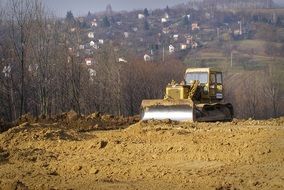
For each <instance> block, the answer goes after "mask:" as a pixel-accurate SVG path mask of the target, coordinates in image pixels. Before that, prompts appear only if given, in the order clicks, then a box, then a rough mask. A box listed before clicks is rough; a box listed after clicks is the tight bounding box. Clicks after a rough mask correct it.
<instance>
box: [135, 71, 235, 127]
mask: <svg viewBox="0 0 284 190" xmlns="http://www.w3.org/2000/svg"><path fill="white" fill-rule="evenodd" d="M223 98H224V88H223V75H222V72H221V71H220V70H218V69H213V68H188V69H187V70H186V72H185V77H184V81H182V82H181V83H180V84H177V83H176V82H175V81H172V82H171V83H170V84H168V86H167V87H166V94H165V97H164V99H155V100H143V101H142V103H141V120H151V119H154V120H166V119H170V120H173V121H191V122H193V121H231V120H232V119H233V115H234V110H233V106H232V104H230V103H224V102H223Z"/></svg>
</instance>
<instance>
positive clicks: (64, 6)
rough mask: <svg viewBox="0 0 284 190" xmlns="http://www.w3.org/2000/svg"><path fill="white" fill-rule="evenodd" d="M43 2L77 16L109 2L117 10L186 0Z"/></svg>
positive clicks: (60, 11) (46, 0) (74, 0)
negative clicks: (69, 11)
mask: <svg viewBox="0 0 284 190" xmlns="http://www.w3.org/2000/svg"><path fill="white" fill-rule="evenodd" d="M43 2H44V3H45V5H46V7H48V8H49V9H50V10H51V11H54V13H56V14H57V15H59V16H65V14H66V12H67V11H68V10H71V11H72V12H73V13H74V15H75V16H78V15H85V14H87V13H88V11H91V12H92V13H94V12H99V11H104V10H105V9H106V6H107V5H108V4H111V6H112V9H113V10H115V11H119V10H134V9H144V8H148V9H154V8H165V7H166V6H167V5H169V6H173V5H176V4H180V3H183V2H187V0H43Z"/></svg>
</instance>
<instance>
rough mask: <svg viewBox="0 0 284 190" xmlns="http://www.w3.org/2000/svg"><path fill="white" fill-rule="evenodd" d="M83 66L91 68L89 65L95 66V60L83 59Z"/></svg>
mask: <svg viewBox="0 0 284 190" xmlns="http://www.w3.org/2000/svg"><path fill="white" fill-rule="evenodd" d="M85 64H86V65H87V66H91V65H93V64H95V60H94V59H93V58H85Z"/></svg>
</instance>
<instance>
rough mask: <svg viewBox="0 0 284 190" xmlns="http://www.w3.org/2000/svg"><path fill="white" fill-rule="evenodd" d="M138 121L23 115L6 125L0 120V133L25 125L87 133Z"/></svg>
mask: <svg viewBox="0 0 284 190" xmlns="http://www.w3.org/2000/svg"><path fill="white" fill-rule="evenodd" d="M138 121H139V116H132V117H119V116H112V115H106V114H101V113H93V114H90V115H87V116H85V115H79V114H78V113H76V112H75V111H73V110H71V111H69V112H64V113H62V114H58V115H55V116H52V117H47V116H44V115H41V116H39V117H33V116H32V115H31V114H25V115H23V116H21V117H20V118H19V119H18V120H17V121H15V122H13V123H7V122H4V121H3V120H1V119H0V133H1V132H4V131H7V130H8V129H10V128H14V127H17V126H21V125H22V124H26V123H27V124H29V125H35V126H37V125H38V126H41V127H54V128H62V129H73V130H76V131H80V132H89V131H95V130H114V129H123V128H126V127H127V126H129V125H131V124H134V123H135V122H138Z"/></svg>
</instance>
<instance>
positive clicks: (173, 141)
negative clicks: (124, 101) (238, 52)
mask: <svg viewBox="0 0 284 190" xmlns="http://www.w3.org/2000/svg"><path fill="white" fill-rule="evenodd" d="M65 124H66V123H65ZM124 124H125V123H124ZM62 125H63V124H62ZM62 125H61V123H60V122H57V123H49V124H47V123H45V124H43V123H23V124H21V125H19V126H17V127H14V128H12V129H9V130H8V131H6V132H3V133H2V134H0V189H218V190H222V189H284V118H280V119H276V120H269V121H252V120H248V121H234V122H231V123H173V122H170V121H167V122H156V121H151V122H147V123H145V122H142V123H136V124H134V125H131V126H130V127H128V128H126V129H117V130H82V128H80V130H77V125H76V126H75V127H70V125H67V126H66V125H64V127H63V126H62ZM68 126H69V128H68ZM97 128H98V126H97ZM97 128H96V129H97ZM114 128H117V127H116V126H114ZM88 129H93V128H92V127H91V128H88ZM99 129H100V128H99Z"/></svg>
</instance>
